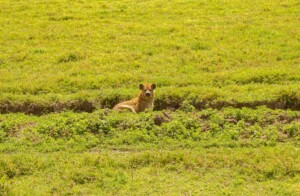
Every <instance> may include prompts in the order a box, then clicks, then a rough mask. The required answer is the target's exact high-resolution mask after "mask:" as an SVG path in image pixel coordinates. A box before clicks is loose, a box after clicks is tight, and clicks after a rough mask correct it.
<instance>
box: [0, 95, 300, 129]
mask: <svg viewBox="0 0 300 196" xmlns="http://www.w3.org/2000/svg"><path fill="white" fill-rule="evenodd" d="M183 101H184V100H183V99H179V98H174V99H171V98H166V99H157V100H155V107H154V110H157V111H159V110H165V109H167V110H168V109H169V110H176V109H179V108H180V105H181V104H182V102H183ZM98 103H99V104H95V103H94V102H92V101H87V100H74V101H68V102H63V103H61V102H59V103H52V104H50V103H49V104H47V103H30V102H23V103H13V102H3V103H0V113H1V114H7V113H18V112H21V113H25V114H32V115H43V114H47V113H52V112H62V111H64V110H72V111H74V112H93V111H94V110H95V109H96V108H112V107H113V106H114V105H115V104H116V103H118V100H117V99H116V98H112V100H102V101H101V102H98ZM193 106H194V107H195V108H196V109H197V110H202V109H207V108H213V109H222V108H224V107H234V108H243V107H248V108H253V109H254V108H256V107H258V106H267V107H268V108H271V109H291V110H296V111H300V101H298V102H294V103H293V104H291V103H287V102H284V101H271V102H267V101H261V102H252V103H234V102H226V101H213V100H209V101H201V102H196V103H194V104H193ZM160 118H166V117H157V119H156V123H158V124H159V123H160V121H164V120H161V119H160Z"/></svg>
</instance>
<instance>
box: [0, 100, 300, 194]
mask: <svg viewBox="0 0 300 196" xmlns="http://www.w3.org/2000/svg"><path fill="white" fill-rule="evenodd" d="M190 109H191V107H189V105H185V107H182V109H181V110H178V111H176V112H171V111H162V112H147V113H141V114H139V115H136V114H132V113H116V112H114V111H111V110H97V111H95V112H93V113H73V112H63V113H60V114H49V115H43V116H40V117H37V116H28V115H25V114H6V115H2V116H1V117H0V135H1V138H0V139H1V144H0V152H1V157H0V192H2V193H9V194H12V195H15V194H17V195H28V194H34V195H41V194H58V195H66V194H82V195H86V194H126V195H127V194H131V193H136V194H137V195H140V194H238V193H241V192H243V193H244V194H246V195H251V194H252V195H256V194H257V191H258V190H259V192H260V194H266V195H267V194H279V195H282V194H283V195H284V194H287V195H293V194H299V193H300V189H299V187H300V186H299V182H300V175H299V173H300V153H299V150H300V149H299V145H300V143H299V141H300V112H293V111H284V110H271V109H267V108H265V107H263V108H259V109H249V108H243V109H234V108H224V109H223V110H212V109H208V110H203V111H198V112H195V111H190Z"/></svg>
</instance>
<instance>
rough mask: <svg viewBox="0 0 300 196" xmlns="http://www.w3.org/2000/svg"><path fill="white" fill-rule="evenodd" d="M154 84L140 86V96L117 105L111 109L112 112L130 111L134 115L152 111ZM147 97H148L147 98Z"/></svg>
mask: <svg viewBox="0 0 300 196" xmlns="http://www.w3.org/2000/svg"><path fill="white" fill-rule="evenodd" d="M155 88H156V85H155V84H140V90H141V92H140V94H139V96H138V97H136V98H134V99H131V100H129V101H124V102H121V103H118V104H117V105H115V106H114V107H113V109H114V110H117V111H121V110H123V109H128V110H131V111H132V112H134V113H138V112H143V111H145V110H146V109H151V110H152V109H153V100H154V89H155ZM147 95H148V96H147Z"/></svg>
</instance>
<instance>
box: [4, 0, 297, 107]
mask: <svg viewBox="0 0 300 196" xmlns="http://www.w3.org/2000/svg"><path fill="white" fill-rule="evenodd" d="M298 19H299V3H298V1H296V0H285V1H280V2H279V1H276V2H273V1H272V2H271V1H270V2H269V1H268V2H266V1H222V0H216V1H206V0H202V1H192V0H191V1H182V0H174V1H169V2H165V1H160V0H157V1H123V0H122V1H85V0H81V1H72V2H69V1H55V0H51V1H41V0H39V1H35V0H31V1H11V0H9V1H6V0H1V13H0V24H1V30H0V42H1V49H0V75H1V78H0V91H1V92H0V93H1V99H0V103H1V104H0V105H1V111H2V113H4V112H10V111H12V112H16V111H22V112H27V113H47V112H52V111H58V110H59V111H61V110H63V109H64V108H67V109H76V108H79V110H86V111H89V110H93V109H94V108H98V107H111V106H112V105H113V104H115V103H116V102H117V101H118V100H119V99H125V98H128V97H130V96H132V94H135V93H136V90H137V85H138V84H139V83H140V82H155V83H157V84H158V87H159V90H158V92H157V100H158V101H159V103H161V104H160V108H159V109H161V108H166V107H169V106H172V107H176V106H178V105H179V104H180V103H181V102H182V101H183V100H184V99H185V98H186V97H187V96H189V95H190V96H191V97H192V99H193V100H194V102H195V104H194V105H196V106H197V107H198V108H199V109H202V108H204V106H205V105H209V106H210V107H215V108H219V107H220V106H223V105H225V106H239V105H242V106H254V107H255V106H257V105H268V106H269V107H271V108H281V109H286V108H292V109H295V108H296V109H299V108H300V106H299V105H300V104H299V97H300V95H299V92H300V91H299V80H300V67H299V38H298V36H297V35H298V33H299V25H297V24H298ZM170 98H172V99H171V100H170ZM86 102H87V103H88V105H89V107H87V104H85V103H86ZM203 105H204V106H203ZM85 108H89V109H85Z"/></svg>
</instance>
